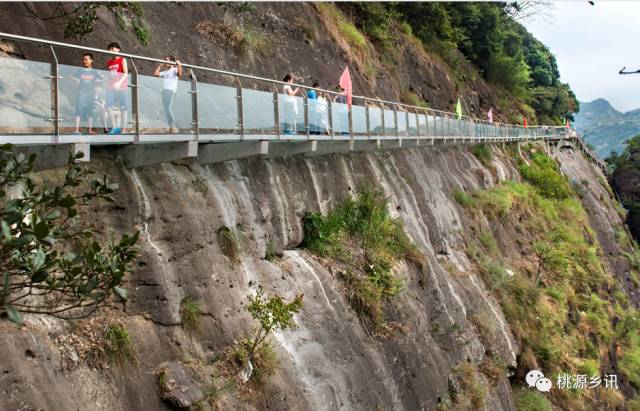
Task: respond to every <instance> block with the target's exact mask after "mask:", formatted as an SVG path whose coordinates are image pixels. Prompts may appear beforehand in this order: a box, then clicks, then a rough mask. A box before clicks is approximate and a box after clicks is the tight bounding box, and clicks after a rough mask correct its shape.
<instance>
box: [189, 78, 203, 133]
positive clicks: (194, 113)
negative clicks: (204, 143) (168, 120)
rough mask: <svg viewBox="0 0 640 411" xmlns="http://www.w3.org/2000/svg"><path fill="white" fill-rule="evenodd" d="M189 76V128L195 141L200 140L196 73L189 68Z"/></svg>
mask: <svg viewBox="0 0 640 411" xmlns="http://www.w3.org/2000/svg"><path fill="white" fill-rule="evenodd" d="M189 77H191V90H190V91H189V93H190V94H191V128H192V130H193V134H194V135H195V141H198V140H200V114H199V113H198V79H197V78H196V73H194V72H193V70H192V69H189Z"/></svg>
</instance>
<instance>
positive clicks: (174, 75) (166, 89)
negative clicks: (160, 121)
mask: <svg viewBox="0 0 640 411" xmlns="http://www.w3.org/2000/svg"><path fill="white" fill-rule="evenodd" d="M165 60H167V61H169V62H172V63H176V64H160V65H159V66H158V67H157V68H156V71H155V73H153V75H154V76H156V77H160V78H162V79H163V81H162V105H163V107H164V112H165V115H166V116H167V123H168V124H169V132H170V133H173V134H176V133H178V129H177V128H176V118H175V116H174V114H173V100H174V98H175V96H176V91H177V90H178V79H179V78H180V77H182V64H181V63H180V60H176V59H175V57H173V56H167V57H165Z"/></svg>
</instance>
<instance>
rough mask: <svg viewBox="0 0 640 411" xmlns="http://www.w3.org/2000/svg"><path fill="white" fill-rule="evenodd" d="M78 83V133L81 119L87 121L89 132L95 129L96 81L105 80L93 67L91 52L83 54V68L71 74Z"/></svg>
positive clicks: (92, 132) (77, 132) (78, 132)
mask: <svg viewBox="0 0 640 411" xmlns="http://www.w3.org/2000/svg"><path fill="white" fill-rule="evenodd" d="M71 78H72V79H73V80H75V81H76V82H77V83H78V96H77V99H76V134H80V120H82V121H87V125H88V130H87V134H95V132H94V131H93V108H94V100H95V99H96V83H100V82H102V81H104V77H103V76H102V74H100V73H99V72H98V71H97V70H95V69H94V68H93V56H92V55H91V54H90V53H84V54H83V55H82V68H79V69H78V70H76V71H75V73H74V74H73V75H72V76H71Z"/></svg>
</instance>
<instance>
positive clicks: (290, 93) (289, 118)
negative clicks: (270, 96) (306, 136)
mask: <svg viewBox="0 0 640 411" xmlns="http://www.w3.org/2000/svg"><path fill="white" fill-rule="evenodd" d="M282 81H284V82H285V83H289V84H285V85H284V86H283V87H282V93H283V94H284V98H283V103H284V113H283V114H284V115H283V120H284V124H283V125H284V132H283V134H295V133H296V115H297V114H298V101H297V100H296V95H297V94H298V92H299V91H300V88H296V89H294V88H293V87H291V85H290V84H291V83H293V75H291V74H287V75H286V76H284V78H283V79H282Z"/></svg>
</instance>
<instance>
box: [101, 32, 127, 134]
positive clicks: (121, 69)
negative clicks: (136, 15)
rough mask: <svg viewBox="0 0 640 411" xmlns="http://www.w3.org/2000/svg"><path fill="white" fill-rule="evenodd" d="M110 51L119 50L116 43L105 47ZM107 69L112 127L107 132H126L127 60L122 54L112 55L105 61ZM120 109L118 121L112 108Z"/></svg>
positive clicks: (108, 108) (116, 51)
mask: <svg viewBox="0 0 640 411" xmlns="http://www.w3.org/2000/svg"><path fill="white" fill-rule="evenodd" d="M107 50H109V51H110V52H112V53H119V52H120V45H119V44H118V43H111V44H109V46H108V47H107ZM107 70H109V73H110V76H109V83H108V84H107V101H106V104H107V111H108V112H109V117H110V118H111V125H112V126H113V128H112V129H111V131H110V132H109V134H120V133H126V128H127V91H128V87H129V68H128V66H127V60H125V58H124V57H122V56H112V57H111V59H110V60H109V61H107ZM116 107H118V108H119V109H120V121H118V122H116V116H115V113H114V112H113V109H114V108H116Z"/></svg>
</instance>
